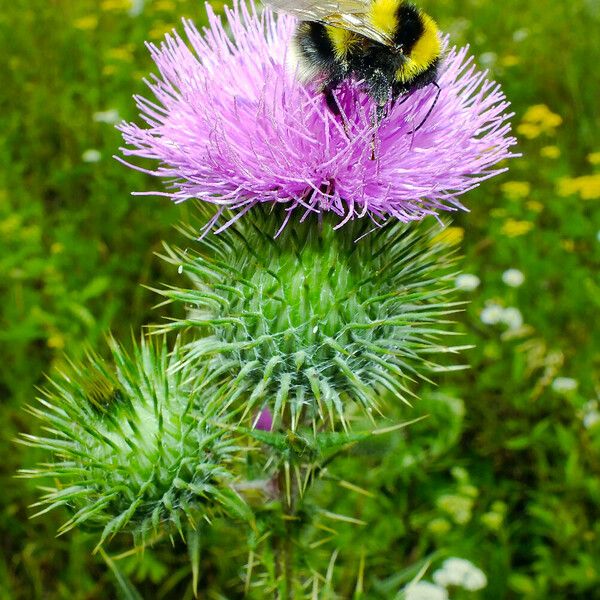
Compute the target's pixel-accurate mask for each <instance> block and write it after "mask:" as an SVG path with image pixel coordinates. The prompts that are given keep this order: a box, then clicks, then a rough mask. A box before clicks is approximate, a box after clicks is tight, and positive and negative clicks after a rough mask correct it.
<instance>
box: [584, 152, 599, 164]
mask: <svg viewBox="0 0 600 600" xmlns="http://www.w3.org/2000/svg"><path fill="white" fill-rule="evenodd" d="M587 159H588V162H589V163H590V164H591V165H600V152H592V153H591V154H588V157H587Z"/></svg>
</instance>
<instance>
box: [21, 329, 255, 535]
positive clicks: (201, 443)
mask: <svg viewBox="0 0 600 600" xmlns="http://www.w3.org/2000/svg"><path fill="white" fill-rule="evenodd" d="M110 349H111V354H112V361H111V362H106V361H104V360H103V359H102V358H100V357H99V356H97V355H93V354H90V355H89V356H88V359H87V360H86V361H85V362H84V363H82V364H79V365H75V364H73V365H71V368H70V369H69V371H68V372H65V373H64V374H60V375H59V376H57V377H55V378H54V379H53V380H51V384H50V385H49V386H48V388H47V389H46V390H45V392H44V397H43V398H41V399H40V407H32V408H31V409H30V411H31V413H32V414H33V415H35V416H36V417H37V418H39V420H40V421H41V422H42V424H43V430H44V431H45V432H46V436H45V437H42V436H38V435H29V434H24V435H22V437H21V442H22V443H24V444H27V445H29V446H33V447H37V448H41V449H43V450H45V451H47V452H48V453H49V454H50V456H51V457H52V459H53V460H52V462H48V463H44V464H41V465H39V468H37V469H33V470H23V471H21V475H22V476H25V477H36V478H38V477H41V478H46V479H52V480H53V481H54V482H55V487H52V488H43V489H44V490H45V491H46V492H47V493H46V494H45V495H44V496H43V497H42V499H41V501H40V502H39V503H38V504H37V506H40V507H42V509H41V511H40V512H39V513H38V514H42V513H45V512H47V511H49V510H52V509H55V508H57V507H59V506H66V507H68V509H70V511H71V513H72V516H71V518H70V519H69V520H68V521H67V522H66V523H64V524H63V525H62V527H61V528H60V530H59V533H64V532H67V531H69V530H70V529H72V528H73V527H75V526H77V525H82V526H86V527H88V528H94V529H96V528H99V529H100V530H101V535H100V542H99V544H98V545H99V546H100V545H101V544H102V543H104V542H105V541H106V540H107V539H108V538H110V537H112V536H114V535H115V534H116V533H118V532H120V531H127V532H130V533H132V534H133V535H134V539H135V541H136V543H138V544H144V543H146V542H147V541H148V540H149V539H150V540H151V539H152V538H154V537H156V536H158V535H160V534H162V533H166V534H168V535H170V534H171V533H173V532H176V531H179V532H180V533H181V535H182V536H184V530H190V531H196V529H197V527H198V525H199V522H200V521H201V520H203V519H211V518H212V516H213V515H214V514H215V513H219V512H227V513H230V514H231V513H233V514H234V515H235V516H237V517H240V516H241V517H244V518H251V514H250V512H249V509H248V508H247V507H246V505H245V504H244V503H243V501H242V500H241V498H240V497H239V496H238V495H237V494H236V493H235V491H234V489H233V487H232V486H231V485H230V482H231V480H232V476H231V475H230V473H229V471H228V464H229V463H230V462H231V459H232V455H234V454H235V453H236V451H237V447H236V443H235V440H232V437H231V434H230V433H228V432H227V431H226V430H224V429H223V428H222V427H217V426H215V425H214V424H212V422H211V409H210V407H209V405H208V404H207V402H205V394H206V390H203V391H202V392H201V391H200V389H199V385H198V373H197V372H194V373H193V374H192V373H191V372H190V370H189V369H178V370H176V371H175V370H174V369H173V368H172V367H173V365H174V363H175V362H176V361H178V360H180V359H179V358H178V352H179V348H178V347H176V348H175V351H174V352H173V353H172V354H170V355H169V353H168V352H167V348H166V346H165V345H164V343H163V342H157V343H150V342H147V341H144V340H142V342H141V343H140V344H139V345H138V344H134V349H133V352H132V353H131V354H128V353H127V352H125V351H124V350H123V349H122V348H121V347H119V346H118V345H117V344H116V342H114V341H111V343H110Z"/></svg>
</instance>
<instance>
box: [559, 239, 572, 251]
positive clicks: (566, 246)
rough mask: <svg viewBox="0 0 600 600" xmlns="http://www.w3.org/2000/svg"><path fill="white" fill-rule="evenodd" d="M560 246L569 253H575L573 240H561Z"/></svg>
mask: <svg viewBox="0 0 600 600" xmlns="http://www.w3.org/2000/svg"><path fill="white" fill-rule="evenodd" d="M560 245H561V246H562V247H563V249H564V250H566V251H567V252H574V251H575V242H574V241H573V240H568V239H567V240H561V241H560Z"/></svg>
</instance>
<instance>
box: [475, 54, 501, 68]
mask: <svg viewBox="0 0 600 600" xmlns="http://www.w3.org/2000/svg"><path fill="white" fill-rule="evenodd" d="M497 60H498V55H497V54H496V53H495V52H484V53H483V54H482V55H481V56H480V57H479V62H480V63H481V64H482V65H483V66H484V67H492V66H493V65H495V64H496V61H497Z"/></svg>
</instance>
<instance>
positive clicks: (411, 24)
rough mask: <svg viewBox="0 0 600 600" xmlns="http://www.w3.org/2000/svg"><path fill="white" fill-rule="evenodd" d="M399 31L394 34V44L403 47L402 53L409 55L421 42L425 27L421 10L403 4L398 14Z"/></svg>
mask: <svg viewBox="0 0 600 600" xmlns="http://www.w3.org/2000/svg"><path fill="white" fill-rule="evenodd" d="M396 18H397V20H398V29H397V30H396V32H395V33H394V42H395V43H396V44H398V45H399V46H402V52H403V53H404V54H405V55H409V54H410V53H411V51H412V49H413V48H414V46H415V44H416V43H417V42H418V41H419V39H420V38H421V36H422V35H423V33H424V32H425V27H424V26H423V21H422V19H421V16H420V15H419V10H418V9H417V8H416V7H415V6H413V5H412V4H408V3H406V2H403V3H402V4H400V6H399V7H398V10H397V12H396Z"/></svg>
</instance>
